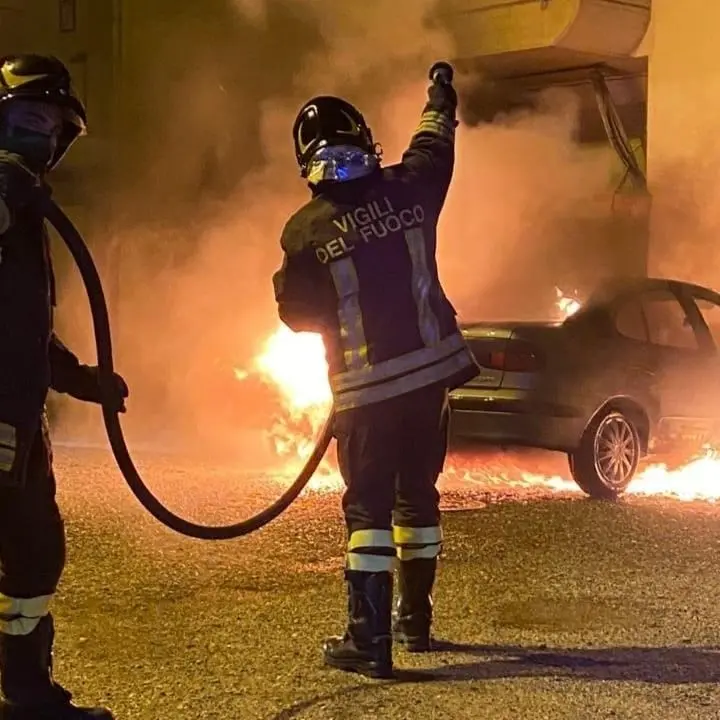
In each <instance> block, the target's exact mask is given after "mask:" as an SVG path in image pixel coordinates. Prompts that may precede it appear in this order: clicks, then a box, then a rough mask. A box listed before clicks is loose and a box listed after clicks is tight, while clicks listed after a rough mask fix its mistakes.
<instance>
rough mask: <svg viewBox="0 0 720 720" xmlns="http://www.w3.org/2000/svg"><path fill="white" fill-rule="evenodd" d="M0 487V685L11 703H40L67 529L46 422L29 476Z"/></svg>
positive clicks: (46, 689)
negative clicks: (52, 603)
mask: <svg viewBox="0 0 720 720" xmlns="http://www.w3.org/2000/svg"><path fill="white" fill-rule="evenodd" d="M3 482H4V484H3V486H2V487H0V685H1V687H2V690H3V695H4V696H5V697H6V698H7V699H8V700H10V701H12V702H16V703H18V704H21V703H30V702H41V701H43V699H44V697H45V696H46V695H47V696H48V697H50V695H51V693H52V692H54V690H53V686H52V685H51V679H50V676H49V665H50V651H51V645H52V637H51V636H52V632H51V631H50V630H49V629H48V628H51V625H52V618H51V617H49V606H50V601H51V599H52V596H53V594H54V593H55V590H56V587H57V585H58V582H59V580H60V576H61V575H62V571H63V568H64V565H65V529H64V525H63V520H62V518H61V516H60V511H59V509H58V506H57V503H56V500H55V476H54V474H53V469H52V449H51V445H50V440H49V434H48V429H47V422H46V421H45V420H43V423H42V426H41V427H40V428H38V431H37V432H36V434H35V437H34V439H33V442H32V447H31V449H30V452H29V456H28V461H27V466H26V471H25V473H24V474H23V477H22V478H18V479H17V480H16V481H7V480H6V481H3Z"/></svg>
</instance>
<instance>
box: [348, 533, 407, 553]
mask: <svg viewBox="0 0 720 720" xmlns="http://www.w3.org/2000/svg"><path fill="white" fill-rule="evenodd" d="M371 547H373V548H392V549H394V548H395V544H394V543H393V534H392V530H356V531H355V532H354V533H353V534H352V535H351V536H350V540H349V541H348V546H347V549H348V551H352V550H356V549H357V548H371Z"/></svg>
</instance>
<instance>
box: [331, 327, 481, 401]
mask: <svg viewBox="0 0 720 720" xmlns="http://www.w3.org/2000/svg"><path fill="white" fill-rule="evenodd" d="M460 350H465V351H466V352H467V353H468V362H469V363H471V362H472V359H471V357H472V356H470V355H469V352H470V351H469V350H468V349H467V344H466V343H465V339H464V338H463V336H462V334H461V333H458V332H456V333H453V334H452V335H449V336H448V337H446V338H444V339H443V340H441V341H440V342H439V343H438V344H437V345H434V346H433V347H424V348H420V349H419V350H414V351H413V352H409V353H405V354H404V355H399V356H398V357H395V358H391V359H390V360H384V361H383V362H379V363H376V364H375V365H369V366H368V367H366V368H361V369H359V370H348V371H347V372H343V373H337V374H336V375H332V376H331V377H330V386H331V387H332V389H333V392H337V393H340V392H346V391H347V390H356V389H358V386H362V385H370V384H375V383H379V382H382V381H383V380H389V379H390V378H394V377H395V376H397V375H403V374H405V373H408V372H412V371H414V370H418V369H419V368H423V367H425V365H430V364H431V363H434V362H438V361H440V360H443V359H445V358H447V357H450V356H452V355H454V354H456V353H458V352H459V351H460Z"/></svg>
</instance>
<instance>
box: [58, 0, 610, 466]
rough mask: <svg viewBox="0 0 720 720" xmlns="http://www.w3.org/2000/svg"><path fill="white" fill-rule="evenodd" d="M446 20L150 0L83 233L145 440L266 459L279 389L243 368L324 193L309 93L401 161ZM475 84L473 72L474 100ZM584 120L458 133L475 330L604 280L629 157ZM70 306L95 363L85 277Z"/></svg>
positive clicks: (456, 208)
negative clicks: (327, 99)
mask: <svg viewBox="0 0 720 720" xmlns="http://www.w3.org/2000/svg"><path fill="white" fill-rule="evenodd" d="M432 10H433V7H432V3H430V2H419V1H418V0H375V2H373V3H364V4H363V3H338V2H337V0H314V1H313V0H285V1H283V0H277V1H275V0H266V1H265V2H261V1H259V0H234V2H232V3H229V2H226V1H223V2H221V0H213V1H212V2H207V3H204V5H203V13H202V15H196V14H195V13H193V12H192V11H191V10H190V9H187V10H183V8H182V7H179V8H178V7H177V6H176V4H175V3H174V2H172V3H169V0H152V2H148V3H147V8H146V12H147V13H148V17H149V18H151V19H145V20H143V23H140V22H139V21H138V22H136V23H135V24H134V25H133V29H132V31H131V37H130V38H129V39H128V42H129V43H130V44H131V45H132V44H133V43H134V47H135V48H136V51H137V52H136V53H135V54H132V53H129V58H128V59H127V60H126V65H125V70H124V74H123V87H122V94H121V97H122V98H123V102H122V103H120V110H119V118H120V121H121V122H120V131H119V134H118V136H117V138H116V143H115V145H116V155H115V159H114V163H115V164H114V173H113V177H112V178H111V180H110V181H108V182H106V183H102V182H98V184H97V187H96V193H97V195H96V196H95V199H94V200H93V202H94V203H95V207H97V208H98V210H97V212H96V214H95V217H94V218H93V221H92V222H90V223H89V224H88V226H87V227H88V237H89V239H90V240H91V242H92V244H93V246H94V248H95V250H96V255H97V256H98V257H100V258H101V259H102V270H103V276H104V280H105V283H106V287H107V288H108V291H109V295H110V298H111V301H112V307H111V312H112V319H113V324H114V331H115V335H116V338H115V342H116V365H117V367H118V369H119V370H121V371H122V372H123V374H124V375H125V376H126V378H127V380H128V383H129V385H130V386H131V392H132V397H131V400H130V403H129V407H130V409H131V412H130V413H129V415H128V420H127V423H126V427H127V428H128V430H129V433H130V436H131V438H133V439H137V440H139V439H143V440H148V441H152V442H159V443H166V442H171V441H172V442H173V443H174V444H178V443H179V444H181V445H185V446H186V447H187V448H192V447H194V446H197V445H199V446H201V447H202V448H203V449H212V450H215V449H216V448H217V447H220V446H228V445H230V446H234V447H236V448H238V449H240V450H242V449H244V448H251V449H253V450H254V451H255V455H256V456H257V437H256V435H253V434H252V433H253V432H254V431H255V430H260V429H263V428H266V427H267V426H268V425H269V422H268V413H269V412H270V411H271V410H272V407H273V406H272V402H273V400H274V399H275V395H274V394H273V392H272V390H271V389H269V388H267V387H264V386H263V385H262V384H253V383H252V382H244V383H239V382H238V381H237V379H236V377H235V375H234V372H233V369H234V368H242V367H248V366H249V365H250V364H251V363H252V359H253V357H254V356H255V355H256V354H257V353H258V352H259V351H260V350H261V347H262V343H263V341H264V339H265V338H266V337H267V336H268V335H269V334H270V333H271V332H272V331H273V330H274V329H275V328H276V327H277V324H278V321H277V319H276V309H275V305H274V299H273V296H272V287H271V282H270V278H271V275H272V273H273V272H274V271H275V270H276V269H277V267H278V266H279V264H280V262H281V253H280V249H279V242H278V241H279V237H280V233H281V230H282V227H283V225H284V223H285V222H286V220H287V218H288V217H289V216H290V214H291V213H292V212H294V211H295V210H296V209H297V208H298V207H299V206H300V205H301V204H302V203H303V202H305V201H306V200H307V198H308V193H307V189H306V188H305V187H304V184H303V182H302V181H301V179H300V178H299V176H298V173H297V167H296V164H295V160H294V157H293V154H292V140H291V134H290V128H291V125H292V120H293V118H294V114H295V112H296V111H297V108H298V107H299V105H300V104H301V103H302V102H303V101H304V100H306V99H307V98H308V97H309V96H311V95H315V94H324V93H337V94H342V95H343V96H344V97H347V98H348V99H349V100H350V101H352V102H354V103H356V104H358V105H359V106H360V107H361V108H362V109H363V111H364V113H365V115H366V117H367V118H368V120H369V122H370V124H371V126H372V128H373V132H374V134H375V136H376V139H377V140H378V141H380V142H381V143H382V144H383V146H384V151H385V155H384V157H385V161H386V162H394V161H396V160H397V159H399V155H400V154H401V152H402V150H403V149H404V147H405V145H406V143H407V142H408V139H409V137H410V135H411V133H412V131H413V130H414V128H415V126H416V125H417V121H418V118H419V114H420V112H421V109H422V106H423V104H424V102H425V87H426V85H427V81H426V74H427V69H428V67H429V65H430V64H431V63H432V62H433V61H435V60H437V59H441V58H452V57H453V45H452V39H451V37H449V36H448V35H446V34H444V33H443V32H442V31H440V30H439V29H437V28H434V27H430V26H429V24H428V22H427V17H428V16H429V14H430V13H431V12H432ZM150 39H152V45H151V44H150ZM143 45H145V46H146V49H145V50H144V52H140V49H141V48H142V47H143ZM476 80H477V79H476V78H475V79H472V78H469V79H466V81H467V82H466V84H465V86H463V79H462V78H461V79H460V82H459V85H460V90H461V97H463V94H464V91H463V87H465V88H466V91H465V94H464V97H463V100H464V101H465V102H467V101H468V99H469V95H468V93H471V89H472V82H475V81H476ZM471 81H472V82H471ZM577 123H578V106H577V103H576V100H575V99H574V97H573V96H572V95H567V94H565V93H563V92H559V91H558V92H553V93H549V94H548V96H547V97H546V98H545V99H544V101H543V103H542V105H541V107H540V109H539V110H537V111H533V112H532V113H531V112H528V111H523V112H520V113H515V114H512V115H509V116H507V117H504V118H500V119H498V120H497V121H496V122H495V123H494V124H492V125H488V124H479V125H477V126H474V127H462V128H460V130H459V139H458V159H457V169H456V175H455V179H454V182H453V186H452V189H451V192H450V195H449V198H448V202H447V205H446V209H445V212H444V215H443V219H442V224H441V232H440V250H439V253H440V264H441V270H442V273H443V278H444V283H445V286H446V290H447V293H448V295H449V296H450V298H451V299H452V301H453V302H454V304H455V305H456V307H457V309H458V311H459V313H460V315H461V317H463V318H466V319H470V318H477V317H498V316H501V315H503V314H505V315H517V316H520V315H523V316H526V317H535V316H537V315H538V314H539V315H547V314H549V313H550V312H551V310H552V303H553V300H554V297H555V295H554V289H555V285H561V286H563V287H564V288H565V287H566V285H567V286H570V285H576V284H582V283H583V282H588V283H590V282H591V280H592V277H591V276H590V275H592V273H595V274H597V273H598V271H599V270H600V271H601V270H602V268H600V269H599V268H598V262H599V260H598V258H600V254H599V253H600V251H599V250H598V248H599V247H600V245H601V244H602V243H601V242H600V241H601V239H602V238H606V237H607V235H608V230H609V227H610V225H609V221H608V217H607V211H608V203H607V198H605V199H604V200H602V201H600V202H598V201H597V197H598V196H601V195H603V193H607V190H608V187H609V183H610V181H611V174H612V172H613V163H614V162H615V161H614V159H613V157H612V154H611V153H610V151H609V150H606V149H603V150H587V149H583V148H581V147H580V146H579V145H578V144H577V143H576V142H575V141H574V137H575V135H576V131H577ZM583 257H584V258H586V260H585V261H584V262H581V261H580V258H583ZM588 268H591V269H592V273H590V274H588V272H587V270H588ZM606 269H607V268H606ZM568 289H572V287H568ZM61 297H62V302H61V306H60V309H59V318H60V327H61V330H62V331H63V335H64V337H65V338H66V339H67V342H68V343H69V344H71V345H73V346H74V347H75V348H77V349H78V351H79V353H80V354H81V355H82V356H83V357H92V355H91V350H92V344H91V339H90V335H89V333H88V328H89V324H88V323H87V322H85V321H84V320H79V317H80V315H81V314H84V313H85V312H86V305H85V302H84V301H83V300H81V291H80V289H79V285H78V282H77V278H76V277H75V276H74V275H72V274H70V275H67V276H64V277H63V278H62V283H61ZM62 410H63V412H62V413H61V415H60V432H61V434H72V435H78V434H82V435H91V434H93V433H97V432H98V427H97V426H98V414H97V413H96V412H94V411H92V410H88V409H87V408H83V407H81V406H79V405H78V404H77V403H74V404H67V405H63V408H62ZM239 427H242V428H244V429H245V430H247V431H248V434H247V435H245V434H243V433H241V432H240V431H239V430H238V428H239Z"/></svg>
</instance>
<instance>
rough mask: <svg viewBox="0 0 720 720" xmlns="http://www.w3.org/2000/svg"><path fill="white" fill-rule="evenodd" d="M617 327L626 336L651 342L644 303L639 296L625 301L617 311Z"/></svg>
mask: <svg viewBox="0 0 720 720" xmlns="http://www.w3.org/2000/svg"><path fill="white" fill-rule="evenodd" d="M615 329H616V330H617V331H618V332H619V333H620V334H621V335H623V336H624V337H626V338H630V339H631V340H639V341H640V342H649V340H648V333H647V326H646V325H645V317H644V315H643V311H642V305H641V304H640V301H639V300H638V299H637V298H632V299H630V300H627V301H626V302H624V303H623V304H622V305H621V306H620V307H619V308H618V310H617V312H616V313H615Z"/></svg>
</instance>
